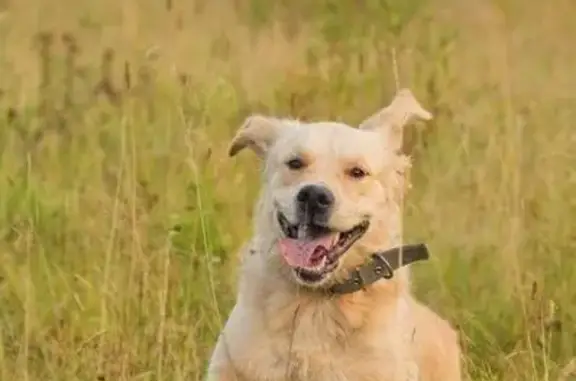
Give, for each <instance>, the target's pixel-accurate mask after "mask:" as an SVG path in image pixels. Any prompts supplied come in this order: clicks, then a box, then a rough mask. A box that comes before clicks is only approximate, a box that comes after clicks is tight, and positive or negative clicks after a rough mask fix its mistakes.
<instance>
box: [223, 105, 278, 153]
mask: <svg viewBox="0 0 576 381" xmlns="http://www.w3.org/2000/svg"><path fill="white" fill-rule="evenodd" d="M280 128H282V127H281V122H280V121H279V120H278V119H275V118H269V117H265V116H262V115H252V116H249V117H248V118H246V120H245V121H244V124H242V127H240V129H239V130H238V132H237V133H236V136H234V138H233V139H232V143H231V144H230V148H229V150H228V155H229V156H234V155H236V154H237V153H238V152H240V151H241V150H243V149H244V148H246V147H249V148H251V149H252V150H253V151H254V152H255V153H256V155H258V157H260V158H262V157H264V155H265V154H266V152H267V151H268V149H269V148H270V146H271V145H272V143H274V140H276V138H277V137H278V134H279V130H280Z"/></svg>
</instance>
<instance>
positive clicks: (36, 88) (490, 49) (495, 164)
mask: <svg viewBox="0 0 576 381" xmlns="http://www.w3.org/2000/svg"><path fill="white" fill-rule="evenodd" d="M575 17H576V4H574V2H573V1H571V0H554V1H550V2H542V1H541V2H536V1H531V2H530V1H526V0H524V1H520V0H492V1H490V0H485V1H482V0H469V1H466V2H464V1H457V0H406V1H402V0H354V1H352V0H340V1H337V0H317V1H306V0H293V1H266V0H235V1H234V0H212V1H208V0H194V1H183V0H162V1H159V0H156V1H153V0H123V1H115V0H98V1H89V0H53V1H42V0H0V344H1V345H0V380H6V381H12V380H15V381H16V380H18V381H20V380H22V381H36V380H59V381H60V380H61V381H66V380H70V381H71V380H81V381H84V380H86V381H89V380H90V381H127V380H134V381H135V380H149V381H152V380H158V381H160V380H164V381H179V380H201V379H202V374H203V371H204V368H205V366H206V361H207V358H208V356H209V355H210V351H211V349H212V345H213V344H214V340H215V338H216V336H217V334H218V332H219V329H220V327H221V326H222V324H223V322H224V321H225V319H226V316H227V313H228V311H229V309H230V307H231V306H232V304H233V302H234V299H235V294H234V290H235V281H236V271H235V269H236V265H237V263H238V260H239V258H238V254H237V253H236V251H237V249H238V248H239V247H240V246H241V245H242V243H243V242H244V241H245V240H246V239H248V237H249V235H250V231H251V225H250V218H251V213H252V203H253V201H254V199H255V197H256V195H257V190H258V182H259V178H258V176H259V173H258V170H259V167H258V161H257V160H256V158H255V157H254V156H253V155H250V154H248V153H247V154H242V155H239V157H238V158H234V159H230V158H228V157H227V148H228V143H229V139H230V138H231V137H232V135H233V134H234V132H235V131H236V129H237V128H238V127H239V126H240V124H241V122H242V121H243V120H244V118H245V117H246V116H248V115H250V114H252V113H264V114H271V115H279V116H286V117H295V118H301V119H305V120H327V119H331V120H339V121H344V122H346V123H349V124H351V125H355V124H357V123H359V122H360V121H361V120H363V119H364V118H365V117H366V116H367V115H370V114H371V113H372V112H374V111H376V110H378V109H379V108H381V107H382V106H383V105H385V104H388V102H389V101H390V100H391V98H392V96H393V94H394V93H395V91H396V89H397V87H398V86H401V87H410V88H411V89H412V90H413V91H414V93H415V94H416V96H417V98H418V99H419V100H420V101H421V102H422V104H423V105H425V106H426V107H427V108H428V109H429V110H430V111H431V112H432V113H433V114H434V115H435V119H434V120H433V121H432V122H431V123H428V124H425V125H418V126H415V127H413V128H410V129H409V130H408V131H407V134H406V137H405V146H406V147H405V150H406V151H407V152H410V153H411V155H412V157H413V168H412V171H411V174H410V177H411V181H412V189H411V190H410V192H409V194H408V195H407V198H406V206H405V212H406V213H405V215H406V217H405V221H404V224H405V228H404V229H405V231H404V239H405V241H407V242H408V241H409V242H419V241H424V242H426V243H428V244H429V247H430V250H431V254H432V259H431V261H429V262H428V263H426V264H420V265H417V266H415V268H414V289H415V293H416V295H417V296H418V297H419V298H420V299H421V300H423V301H425V302H426V303H428V304H429V305H431V306H433V308H434V309H435V310H436V311H438V312H439V313H440V314H442V315H443V316H445V317H447V318H448V319H449V320H450V321H451V322H452V323H453V324H454V325H455V326H457V327H458V330H459V332H460V334H461V338H462V346H463V348H464V355H463V357H464V366H465V370H466V371H465V373H466V375H467V379H470V380H478V381H492V380H494V381H495V380H503V381H528V380H534V381H547V380H554V381H556V380H558V381H569V380H576V291H575V290H576V272H575V271H574V264H573V262H572V260H573V256H574V251H575V249H576V230H575V229H574V227H573V224H574V222H573V221H574V218H576V169H575V167H576V131H575V129H574V120H576V106H575V105H576V103H575V102H576V93H575V92H574V89H576V72H575V71H574V70H575V68H576V49H574V38H573V36H574V35H576V24H575V23H574V18H575Z"/></svg>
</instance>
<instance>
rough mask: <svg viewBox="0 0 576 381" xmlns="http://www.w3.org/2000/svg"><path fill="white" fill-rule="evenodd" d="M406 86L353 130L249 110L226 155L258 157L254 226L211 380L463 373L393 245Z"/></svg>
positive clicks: (401, 183) (437, 380) (414, 113)
mask: <svg viewBox="0 0 576 381" xmlns="http://www.w3.org/2000/svg"><path fill="white" fill-rule="evenodd" d="M431 117H432V116H431V115H430V113H429V112H427V111H426V110H424V109H423V108H422V107H421V105H420V104H419V103H418V101H417V100H416V99H415V98H414V96H413V95H412V93H411V91H410V90H408V89H404V90H401V91H399V92H398V94H397V95H396V97H395V98H394V100H393V101H392V103H391V104H390V105H389V106H388V107H386V108H383V109H382V110H381V111H379V112H377V113H376V114H374V115H373V116H371V117H369V118H368V119H366V120H365V121H364V122H363V123H361V124H360V126H359V128H353V127H351V126H348V125H346V124H342V123H336V122H315V123H304V122H300V121H295V120H285V119H276V118H272V117H265V116H261V115H254V116H251V117H249V118H248V119H247V120H246V121H245V123H244V125H243V126H242V127H241V128H240V130H239V131H238V132H237V135H236V136H235V137H234V139H233V141H232V144H231V147H230V155H231V156H234V155H235V154H237V153H238V152H239V151H241V150H242V149H244V148H251V149H252V150H253V151H254V152H255V153H256V154H257V155H258V157H259V158H260V159H261V163H262V182H263V186H262V190H261V194H260V197H259V200H258V202H257V205H256V207H255V211H254V219H255V223H254V235H253V237H252V239H251V240H250V242H249V244H248V245H247V247H246V248H245V253H244V254H243V257H242V265H241V273H240V280H239V284H238V295H237V301H236V305H235V306H234V308H233V309H232V311H231V313H230V316H229V318H228V321H227V322H226V324H225V327H224V328H223V330H222V332H221V334H220V336H219V339H218V342H217V343H216V346H215V349H214V352H213V354H212V357H211V360H210V364H209V367H208V374H207V377H208V378H207V379H208V380H209V381H407V380H419V381H459V380H460V379H461V370H460V349H459V344H458V336H457V333H456V332H455V331H454V330H453V329H452V328H451V326H450V325H449V324H448V323H447V322H446V321H445V320H443V319H442V318H440V317H439V316H438V315H436V314H435V313H434V312H432V311H431V310H430V309H429V308H427V307H425V306H424V305H422V304H420V303H419V302H417V301H416V300H415V299H414V297H413V296H412V295H411V291H410V284H409V273H408V267H407V265H408V264H410V263H412V262H415V261H419V260H425V259H426V258H427V255H428V252H427V250H426V246H424V245H402V244H401V227H402V216H401V213H402V208H401V205H402V197H403V194H404V191H405V189H406V188H407V180H406V172H407V169H408V168H409V165H410V161H409V158H408V157H406V156H404V155H403V154H402V152H401V146H402V133H403V131H402V130H403V128H404V126H405V125H406V124H408V123H409V122H410V120H411V119H414V118H419V119H423V120H428V119H430V118H431Z"/></svg>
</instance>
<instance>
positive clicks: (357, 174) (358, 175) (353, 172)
mask: <svg viewBox="0 0 576 381" xmlns="http://www.w3.org/2000/svg"><path fill="white" fill-rule="evenodd" d="M347 173H348V176H350V177H352V178H355V179H363V178H364V177H366V176H368V172H367V171H365V170H364V169H362V168H360V167H352V168H350V169H349V170H348V172H347Z"/></svg>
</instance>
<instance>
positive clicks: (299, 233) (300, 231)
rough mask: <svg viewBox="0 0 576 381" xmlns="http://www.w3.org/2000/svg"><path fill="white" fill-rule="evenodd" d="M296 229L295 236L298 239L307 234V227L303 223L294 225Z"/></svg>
mask: <svg viewBox="0 0 576 381" xmlns="http://www.w3.org/2000/svg"><path fill="white" fill-rule="evenodd" d="M296 229H297V234H296V236H297V238H298V239H304V238H306V236H307V235H308V229H307V227H306V225H305V224H300V225H298V226H297V227H296Z"/></svg>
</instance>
